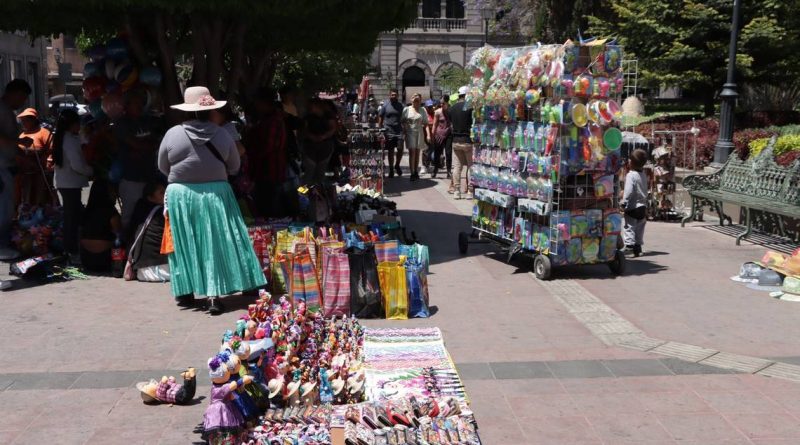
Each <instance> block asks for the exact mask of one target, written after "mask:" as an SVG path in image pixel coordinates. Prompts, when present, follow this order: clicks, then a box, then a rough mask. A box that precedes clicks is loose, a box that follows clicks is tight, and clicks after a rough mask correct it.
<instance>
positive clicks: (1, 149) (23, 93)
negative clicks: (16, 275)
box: [0, 79, 33, 287]
mask: <svg viewBox="0 0 800 445" xmlns="http://www.w3.org/2000/svg"><path fill="white" fill-rule="evenodd" d="M31 91H32V90H31V86H30V85H28V82H25V81H24V80H22V79H14V80H12V81H11V82H9V83H8V84H7V85H6V88H5V91H4V92H3V97H2V98H0V260H4V261H5V260H12V259H14V258H16V257H17V256H19V253H18V252H17V251H15V250H14V249H12V248H11V221H12V219H13V218H14V211H15V209H14V196H15V191H14V173H13V171H14V169H15V168H16V162H15V158H16V155H17V152H18V150H19V148H18V147H19V146H20V145H21V146H24V147H30V146H31V144H32V143H33V140H32V139H31V138H29V137H23V138H20V137H19V128H18V127H17V115H16V113H15V112H14V110H19V109H20V108H22V106H23V105H25V102H26V101H27V100H28V96H30V94H31ZM3 286H4V284H0V287H3Z"/></svg>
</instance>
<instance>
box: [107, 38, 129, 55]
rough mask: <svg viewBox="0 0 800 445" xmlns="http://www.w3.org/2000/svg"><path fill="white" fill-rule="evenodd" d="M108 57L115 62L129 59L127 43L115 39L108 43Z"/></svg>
mask: <svg viewBox="0 0 800 445" xmlns="http://www.w3.org/2000/svg"><path fill="white" fill-rule="evenodd" d="M106 56H107V57H109V58H111V59H114V60H123V59H125V58H126V57H128V46H127V45H126V44H125V41H124V40H122V39H120V38H118V37H115V38H113V39H111V40H109V41H108V42H107V43H106Z"/></svg>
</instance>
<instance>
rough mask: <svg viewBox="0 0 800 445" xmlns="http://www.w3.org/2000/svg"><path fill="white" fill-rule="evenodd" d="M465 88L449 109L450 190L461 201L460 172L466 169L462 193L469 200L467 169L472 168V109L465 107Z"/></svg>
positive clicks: (466, 89) (461, 89)
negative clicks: (450, 139) (464, 185)
mask: <svg viewBox="0 0 800 445" xmlns="http://www.w3.org/2000/svg"><path fill="white" fill-rule="evenodd" d="M467 91H468V88H467V87H461V88H459V89H458V101H457V102H456V103H455V105H453V106H452V107H450V122H452V123H453V157H454V158H455V166H454V168H453V176H452V179H451V182H450V190H448V192H450V193H453V196H454V197H455V199H461V170H462V169H463V168H464V167H466V176H467V187H466V191H465V192H464V193H466V194H467V198H468V199H469V198H470V186H469V169H470V167H471V166H472V139H471V137H470V133H471V131H472V108H469V107H468V106H467V103H466V101H465V98H466V96H467Z"/></svg>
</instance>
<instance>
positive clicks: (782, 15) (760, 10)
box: [590, 0, 800, 115]
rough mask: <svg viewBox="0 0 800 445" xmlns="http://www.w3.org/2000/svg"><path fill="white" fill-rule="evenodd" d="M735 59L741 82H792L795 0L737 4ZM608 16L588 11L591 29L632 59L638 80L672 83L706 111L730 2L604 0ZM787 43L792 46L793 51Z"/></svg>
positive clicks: (797, 67) (710, 108) (798, 64)
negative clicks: (613, 40) (607, 1)
mask: <svg viewBox="0 0 800 445" xmlns="http://www.w3.org/2000/svg"><path fill="white" fill-rule="evenodd" d="M743 3H744V5H743V8H742V9H743V11H742V12H743V13H742V18H741V19H742V20H741V24H742V29H741V38H740V42H739V52H738V55H737V58H736V66H737V71H738V79H737V80H738V81H739V82H741V83H749V84H751V85H757V84H775V85H780V84H781V83H790V82H796V80H795V79H796V78H797V75H798V73H799V72H800V58H798V57H797V56H796V54H795V53H794V52H795V51H796V48H798V44H800V39H799V38H798V27H797V25H798V19H797V16H796V14H795V13H794V12H793V11H796V9H797V7H798V6H800V1H798V0H788V1H779V0H762V1H758V2H743ZM610 6H611V8H610V11H611V12H612V14H611V16H610V17H608V18H601V17H591V18H590V23H591V28H590V31H591V32H592V33H594V34H596V35H603V36H616V37H618V38H619V41H620V43H622V44H623V45H624V46H625V51H626V57H629V58H632V57H635V58H638V59H639V68H640V77H641V79H642V82H643V83H644V84H645V85H649V86H651V87H654V88H657V87H659V86H661V85H672V86H679V87H681V88H683V89H684V91H685V92H686V93H688V94H691V95H695V96H696V97H698V98H700V99H702V102H703V105H704V109H705V113H706V114H707V115H712V114H713V113H714V105H715V104H716V100H715V97H716V93H717V92H718V91H719V89H720V87H721V86H722V83H723V82H724V80H725V72H726V67H727V59H728V44H729V41H730V32H731V14H732V2H731V1H729V0H611V1H610ZM792 48H794V49H792Z"/></svg>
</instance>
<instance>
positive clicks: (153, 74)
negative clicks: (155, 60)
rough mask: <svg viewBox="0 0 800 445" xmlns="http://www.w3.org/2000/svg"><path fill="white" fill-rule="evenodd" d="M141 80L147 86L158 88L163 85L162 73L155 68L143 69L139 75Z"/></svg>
mask: <svg viewBox="0 0 800 445" xmlns="http://www.w3.org/2000/svg"><path fill="white" fill-rule="evenodd" d="M139 80H140V81H141V82H142V83H143V84H145V85H147V86H150V87H158V86H159V85H161V71H160V70H159V69H158V68H156V67H154V66H148V67H146V68H142V71H141V72H140V73H139Z"/></svg>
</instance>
